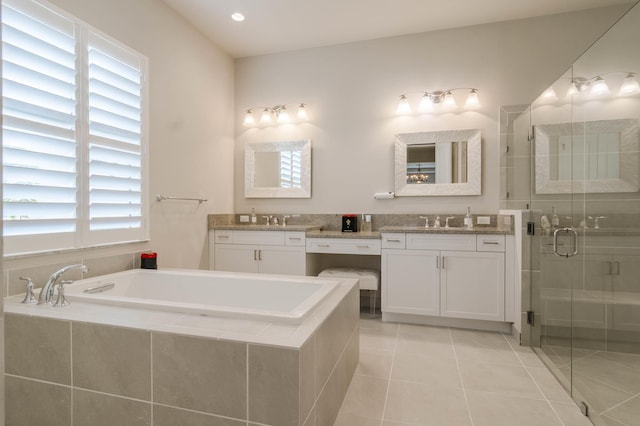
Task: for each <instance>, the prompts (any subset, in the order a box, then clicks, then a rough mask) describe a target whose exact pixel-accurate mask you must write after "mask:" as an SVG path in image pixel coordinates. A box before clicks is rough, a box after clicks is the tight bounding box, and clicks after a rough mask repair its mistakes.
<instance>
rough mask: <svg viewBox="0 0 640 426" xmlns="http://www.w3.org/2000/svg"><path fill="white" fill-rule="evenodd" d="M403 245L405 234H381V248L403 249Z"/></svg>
mask: <svg viewBox="0 0 640 426" xmlns="http://www.w3.org/2000/svg"><path fill="white" fill-rule="evenodd" d="M404 244H405V234H403V233H398V234H382V248H385V249H387V248H388V249H403V248H404Z"/></svg>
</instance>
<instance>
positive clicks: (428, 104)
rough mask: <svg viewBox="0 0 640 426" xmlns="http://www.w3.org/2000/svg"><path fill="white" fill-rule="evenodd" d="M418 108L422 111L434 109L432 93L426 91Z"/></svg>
mask: <svg viewBox="0 0 640 426" xmlns="http://www.w3.org/2000/svg"><path fill="white" fill-rule="evenodd" d="M418 110H419V111H420V112H431V111H433V99H431V95H429V94H428V93H425V94H424V96H423V97H422V99H420V105H418Z"/></svg>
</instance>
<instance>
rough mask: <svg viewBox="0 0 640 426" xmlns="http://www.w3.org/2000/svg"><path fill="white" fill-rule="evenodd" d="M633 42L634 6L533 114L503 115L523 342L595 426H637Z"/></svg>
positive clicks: (638, 174) (639, 289)
mask: <svg viewBox="0 0 640 426" xmlns="http://www.w3.org/2000/svg"><path fill="white" fill-rule="evenodd" d="M639 45H640V5H639V4H637V3H636V5H635V6H634V7H632V8H631V9H630V10H629V11H628V12H627V13H626V14H625V15H624V16H623V17H622V18H621V19H620V20H619V21H618V22H617V23H616V25H614V26H613V27H612V28H611V29H610V30H609V31H608V32H607V33H605V34H604V35H603V36H602V37H601V38H600V39H599V40H598V41H597V42H596V43H595V44H594V45H593V46H592V47H591V48H590V49H589V50H588V51H587V52H585V53H584V54H583V55H582V56H581V57H580V58H579V59H578V60H577V61H576V62H575V63H574V64H573V65H572V67H571V68H570V69H569V70H568V71H567V72H566V73H565V74H564V75H562V76H561V77H560V78H559V79H558V80H557V81H556V82H554V83H553V84H552V85H551V86H550V88H549V89H548V90H546V91H545V92H544V93H543V94H542V95H541V96H540V97H539V98H538V99H536V100H535V101H534V102H533V103H532V104H531V105H528V106H525V107H522V108H516V107H514V108H511V109H503V111H502V112H503V113H504V114H505V115H506V116H508V117H510V118H511V119H510V120H506V124H505V125H503V134H504V138H505V141H504V142H503V143H506V144H507V145H508V148H509V149H508V152H507V153H506V155H505V158H504V160H503V165H502V172H503V179H502V180H503V182H504V183H505V186H506V187H505V188H503V190H504V192H505V196H504V199H503V206H504V207H506V208H509V209H520V210H525V211H526V213H525V218H524V221H525V222H527V223H528V226H527V229H528V231H529V232H528V233H529V234H533V235H527V236H526V237H525V239H524V245H525V247H524V248H525V250H524V251H525V252H526V251H527V250H528V253H526V254H525V255H524V256H525V259H523V304H524V305H525V306H527V310H528V312H527V315H526V319H525V322H527V323H528V324H523V325H522V327H523V330H522V336H523V340H525V341H526V340H528V341H529V342H530V344H531V346H532V347H533V348H534V350H535V351H536V352H537V353H538V354H539V356H540V357H541V358H542V360H543V361H544V362H545V364H547V366H548V367H549V369H550V370H551V371H552V372H553V373H554V374H555V375H556V377H557V378H558V379H559V380H560V382H561V383H562V384H563V385H564V386H565V387H566V389H567V390H568V391H569V392H570V394H571V396H572V398H573V399H574V400H575V402H576V403H577V404H578V405H579V406H580V408H581V409H582V410H583V412H584V413H585V414H587V415H588V417H589V419H590V420H591V421H592V422H593V423H594V424H595V425H608V426H620V425H623V426H624V425H626V426H634V425H636V426H637V425H639V424H640V193H639V189H640V131H639V125H640V87H638V81H639V80H638V77H639V76H640V50H638V47H637V46H639ZM637 73H638V74H637ZM503 121H504V120H503ZM504 126H506V130H505V128H504Z"/></svg>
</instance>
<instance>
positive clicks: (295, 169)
mask: <svg viewBox="0 0 640 426" xmlns="http://www.w3.org/2000/svg"><path fill="white" fill-rule="evenodd" d="M280 188H302V151H280Z"/></svg>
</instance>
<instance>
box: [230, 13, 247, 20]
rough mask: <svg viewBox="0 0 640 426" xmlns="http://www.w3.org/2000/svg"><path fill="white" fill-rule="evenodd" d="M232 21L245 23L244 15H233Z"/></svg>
mask: <svg viewBox="0 0 640 426" xmlns="http://www.w3.org/2000/svg"><path fill="white" fill-rule="evenodd" d="M231 19H233V20H234V21H236V22H242V21H244V15H243V14H242V13H240V12H236V13H232V14H231Z"/></svg>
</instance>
